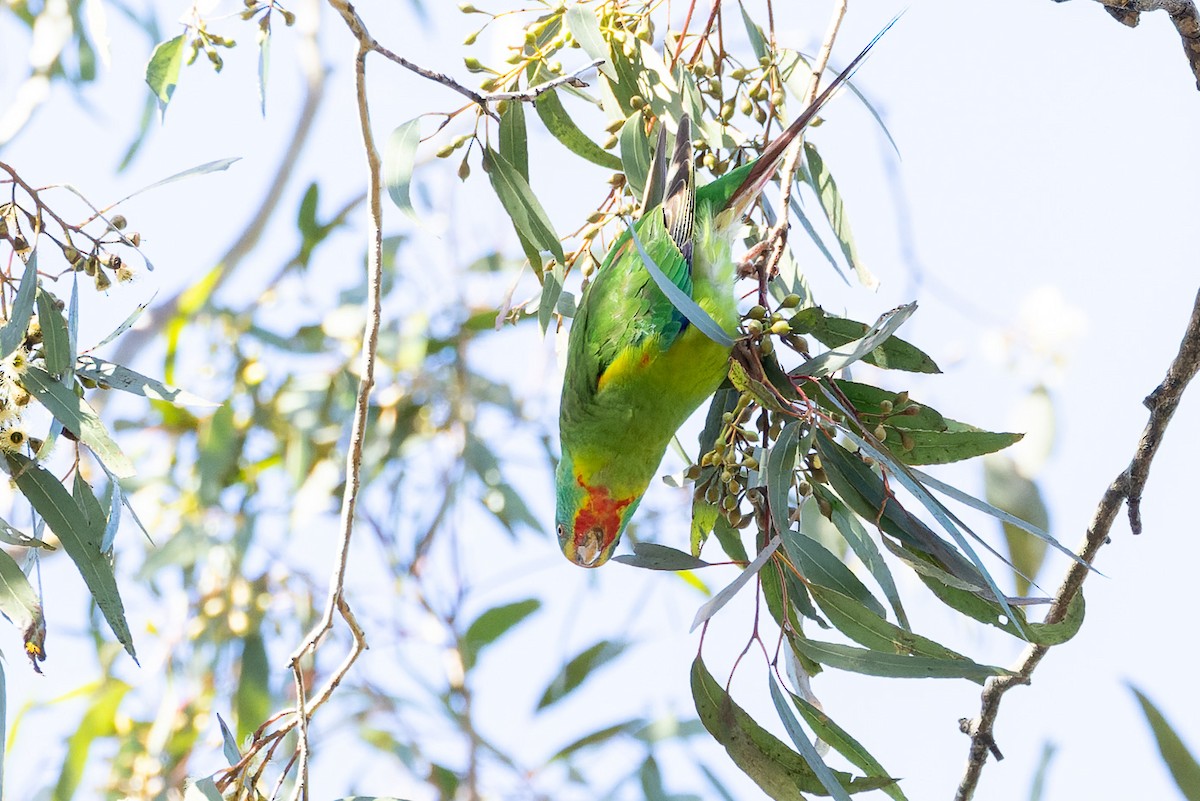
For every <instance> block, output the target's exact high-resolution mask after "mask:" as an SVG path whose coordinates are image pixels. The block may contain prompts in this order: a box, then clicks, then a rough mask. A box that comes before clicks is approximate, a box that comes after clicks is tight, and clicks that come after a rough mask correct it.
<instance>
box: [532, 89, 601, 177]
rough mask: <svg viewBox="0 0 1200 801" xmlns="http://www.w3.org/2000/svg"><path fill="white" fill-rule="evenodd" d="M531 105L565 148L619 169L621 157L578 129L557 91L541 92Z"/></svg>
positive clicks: (595, 162)
mask: <svg viewBox="0 0 1200 801" xmlns="http://www.w3.org/2000/svg"><path fill="white" fill-rule="evenodd" d="M533 105H534V108H535V109H536V110H537V114H538V117H540V118H541V120H542V124H543V125H545V126H546V130H548V131H549V132H550V133H551V134H552V135H553V136H554V138H555V139H557V140H558V141H559V142H562V144H563V145H564V146H566V148H567V150H570V151H571V152H572V153H574V154H575V155H577V156H582V157H583V158H585V159H587V160H588V161H590V162H592V163H593V164H598V165H600V166H601V167H604V168H605V169H608V170H619V169H621V159H619V158H617V157H616V156H614V155H613V154H612V153H609V152H608V151H606V150H605V149H604V148H602V147H600V145H598V144H596V143H595V142H593V141H592V140H591V139H589V138H588V136H587V134H585V133H584V132H583V131H581V130H580V129H579V126H578V125H576V124H575V121H574V120H573V119H571V116H570V115H569V114H568V113H567V109H566V108H565V107H564V106H563V104H562V100H560V99H559V97H558V93H557V92H555V91H553V90H551V91H549V92H543V93H542V94H541V95H539V96H538V98H537V100H536V101H534V104H533Z"/></svg>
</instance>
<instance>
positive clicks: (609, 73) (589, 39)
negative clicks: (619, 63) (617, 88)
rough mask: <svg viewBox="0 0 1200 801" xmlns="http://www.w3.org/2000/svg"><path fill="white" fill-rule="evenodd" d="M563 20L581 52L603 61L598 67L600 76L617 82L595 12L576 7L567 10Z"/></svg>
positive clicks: (585, 7) (579, 6)
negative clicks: (581, 49)
mask: <svg viewBox="0 0 1200 801" xmlns="http://www.w3.org/2000/svg"><path fill="white" fill-rule="evenodd" d="M565 19H566V23H567V30H568V31H570V32H571V35H572V36H574V37H575V41H577V42H579V46H580V47H582V48H583V52H585V53H587V54H588V55H589V56H591V57H592V59H593V60H595V59H603V60H604V63H603V64H601V65H600V66H599V70H600V72H601V74H603V75H605V76H606V77H608V78H609V79H611V80H614V81H615V80H618V78H617V72H616V70H615V69H614V68H613V65H612V55H611V54H610V53H609V50H608V43H607V42H606V41H604V34H603V33H601V31H600V20H599V19H597V18H596V12H595V11H594V10H593V9H592V8H589V7H587V6H581V5H576V6H573V7H571V8H569V9H567V13H566V14H565Z"/></svg>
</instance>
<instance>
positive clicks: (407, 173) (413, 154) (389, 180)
mask: <svg viewBox="0 0 1200 801" xmlns="http://www.w3.org/2000/svg"><path fill="white" fill-rule="evenodd" d="M420 143H421V118H420V117H417V118H416V119H415V120H409V121H408V122H406V123H404V124H402V125H400V126H398V127H397V128H396V130H394V131H392V134H391V136H389V137H388V141H387V145H386V146H385V147H384V149H383V185H384V186H386V187H387V192H388V197H390V198H391V199H392V202H393V203H395V204H396V207H397V208H398V209H400V211H402V212H404V213H405V214H407V215H408V216H409V217H412V218H413V219H416V210H415V209H414V208H413V204H412V177H413V170H414V169H416V165H417V146H418V145H419V144H420Z"/></svg>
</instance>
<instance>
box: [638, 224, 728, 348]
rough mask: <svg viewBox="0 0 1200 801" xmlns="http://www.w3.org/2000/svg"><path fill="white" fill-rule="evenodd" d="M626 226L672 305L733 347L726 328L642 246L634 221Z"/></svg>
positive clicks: (711, 336) (706, 332) (715, 339)
mask: <svg viewBox="0 0 1200 801" xmlns="http://www.w3.org/2000/svg"><path fill="white" fill-rule="evenodd" d="M626 226H627V228H626V230H628V231H629V236H630V237H632V238H633V244H634V245H636V246H637V251H638V254H639V255H640V256H641V257H642V264H643V265H644V266H645V267H646V272H648V273H650V277H651V278H653V279H654V283H655V285H656V286H657V287H658V288H659V290H660V291H661V292H662V293H663V294H664V295H666V296H667V299H668V300H670V301H671V305H672V306H674V307H675V308H676V309H678V310H679V313H680V314H682V315H683V316H684V317H686V318H687V319H688V322H690V323H691V324H692V325H694V326H696V328H698V329H700V331H702V332H703V333H704V335H705V336H706V337H708V338H709V339H711V340H712V341H713V342H716V343H717V344H718V345H723V346H725V347H727V348H731V347H733V337H731V336H730V335H729V334H728V333H727V332H726V331H725V329H723V328H721V326H720V325H718V324H717V321H716V320H714V319H713V318H712V317H711V316H709V314H708V312H706V311H705V310H704V309H702V308H700V306H699V305H698V304H697V303H696V301H694V300H692V299H691V298H690V297H688V295H687V293H686V292H684V291H683V290H682V289H680V288H679V287H677V286H676V285H675V284H674V283H672V282H671V279H669V278H667V276H666V275H664V274H663V271H662V269H661V268H660V267H659V266H658V265H657V264H655V263H654V259H652V258H650V254H649V253H647V252H646V248H644V247H643V246H642V240H641V239H640V238H639V237H638V234H637V230H636V229H635V228H634V227H633V223H631V222H628V221H626Z"/></svg>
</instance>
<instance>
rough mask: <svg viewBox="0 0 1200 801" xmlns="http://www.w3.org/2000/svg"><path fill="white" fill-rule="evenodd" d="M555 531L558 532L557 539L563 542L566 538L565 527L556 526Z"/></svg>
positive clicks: (561, 525) (560, 524)
mask: <svg viewBox="0 0 1200 801" xmlns="http://www.w3.org/2000/svg"><path fill="white" fill-rule="evenodd" d="M557 531H558V538H559V539H560V540H565V539H566V538H567V527H566V526H564V525H563V524H562V523H559V524H558V527H557Z"/></svg>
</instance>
